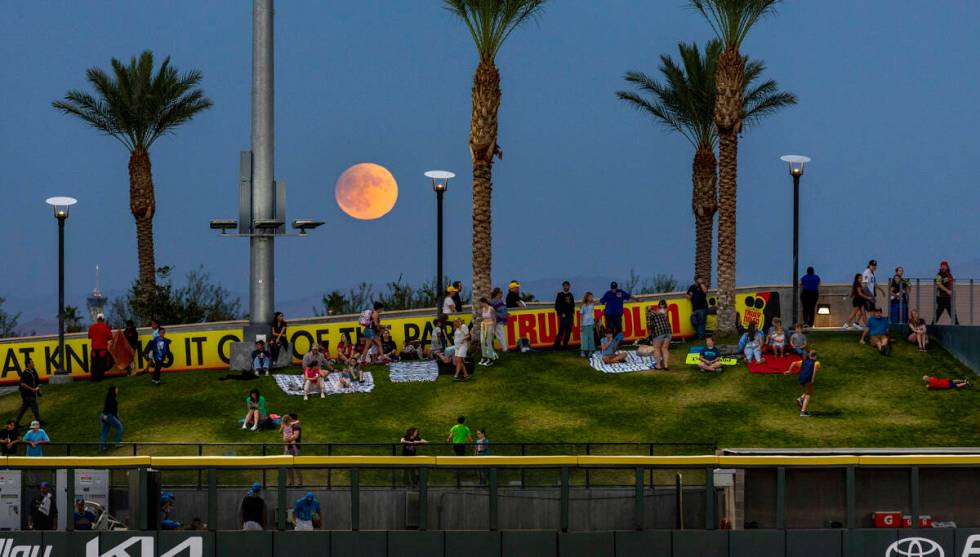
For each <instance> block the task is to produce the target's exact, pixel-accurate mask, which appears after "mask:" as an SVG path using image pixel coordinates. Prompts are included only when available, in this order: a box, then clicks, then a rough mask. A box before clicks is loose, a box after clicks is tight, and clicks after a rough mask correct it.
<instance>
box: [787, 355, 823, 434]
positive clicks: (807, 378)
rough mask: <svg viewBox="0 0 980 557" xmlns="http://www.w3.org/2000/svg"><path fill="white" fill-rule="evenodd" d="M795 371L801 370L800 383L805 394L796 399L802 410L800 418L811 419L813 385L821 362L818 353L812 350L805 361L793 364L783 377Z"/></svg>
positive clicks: (804, 357)
mask: <svg viewBox="0 0 980 557" xmlns="http://www.w3.org/2000/svg"><path fill="white" fill-rule="evenodd" d="M794 369H799V370H800V377H799V382H800V385H801V386H802V387H803V394H802V395H800V398H798V399H796V406H797V407H798V408H799V409H800V417H802V418H809V417H810V399H811V398H812V397H813V383H814V381H816V379H817V372H818V371H820V362H819V361H818V360H817V351H816V350H810V351H809V352H808V353H807V354H806V355H805V356H803V360H801V361H797V362H793V363H792V364H790V365H789V369H787V370H786V371H785V372H783V375H789V374H791V373H793V370H794Z"/></svg>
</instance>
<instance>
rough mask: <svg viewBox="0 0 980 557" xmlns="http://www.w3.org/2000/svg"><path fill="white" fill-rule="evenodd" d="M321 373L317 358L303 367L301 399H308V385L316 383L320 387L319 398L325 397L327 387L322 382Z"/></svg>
mask: <svg viewBox="0 0 980 557" xmlns="http://www.w3.org/2000/svg"><path fill="white" fill-rule="evenodd" d="M323 375H324V374H323V370H322V369H320V361H319V359H317V360H314V361H313V362H311V365H309V366H304V367H303V379H304V381H303V400H310V385H316V386H317V387H318V388H319V389H320V398H326V397H327V387H326V385H324V383H323Z"/></svg>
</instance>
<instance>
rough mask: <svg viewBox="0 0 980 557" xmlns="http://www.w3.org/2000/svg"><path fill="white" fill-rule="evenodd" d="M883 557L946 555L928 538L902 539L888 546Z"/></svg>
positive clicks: (939, 556)
mask: <svg viewBox="0 0 980 557" xmlns="http://www.w3.org/2000/svg"><path fill="white" fill-rule="evenodd" d="M885 557H946V553H945V552H944V551H943V548H942V547H940V546H939V544H938V543H936V542H934V541H933V540H930V539H929V538H902V539H900V540H898V541H896V542H893V543H892V544H891V545H889V546H888V549H886V550H885Z"/></svg>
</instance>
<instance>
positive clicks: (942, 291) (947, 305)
mask: <svg viewBox="0 0 980 557" xmlns="http://www.w3.org/2000/svg"><path fill="white" fill-rule="evenodd" d="M935 283H936V316H935V317H934V318H933V320H932V324H933V325H935V324H936V322H937V321H939V318H940V317H942V316H943V312H944V311H945V312H946V313H948V314H949V318H950V319H951V320H952V321H953V324H955V325H959V324H960V320H959V318H958V317H956V309H955V308H954V307H953V289H954V288H955V287H956V279H954V278H953V272H952V271H950V270H949V263H947V262H946V261H942V262H940V263H939V272H938V273H936V279H935Z"/></svg>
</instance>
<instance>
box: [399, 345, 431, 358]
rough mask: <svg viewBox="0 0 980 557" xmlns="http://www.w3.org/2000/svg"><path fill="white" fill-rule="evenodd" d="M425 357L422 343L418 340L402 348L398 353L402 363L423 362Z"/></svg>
mask: <svg viewBox="0 0 980 557" xmlns="http://www.w3.org/2000/svg"><path fill="white" fill-rule="evenodd" d="M424 356H425V352H424V351H423V350H422V343H421V342H419V341H417V340H410V341H408V342H406V343H405V346H403V347H402V351H401V352H399V353H398V359H399V360H402V361H409V360H421V359H422V358H423V357H424Z"/></svg>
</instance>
